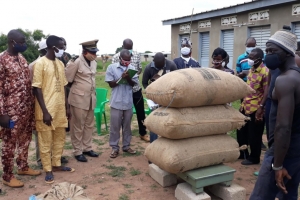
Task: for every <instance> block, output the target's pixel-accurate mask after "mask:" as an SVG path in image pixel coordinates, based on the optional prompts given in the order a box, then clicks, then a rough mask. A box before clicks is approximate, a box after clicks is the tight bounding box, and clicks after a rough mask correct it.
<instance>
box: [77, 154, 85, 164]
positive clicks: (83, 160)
mask: <svg viewBox="0 0 300 200" xmlns="http://www.w3.org/2000/svg"><path fill="white" fill-rule="evenodd" d="M75 158H76V160H77V161H79V162H87V159H86V157H85V156H84V155H82V154H81V155H78V156H75Z"/></svg>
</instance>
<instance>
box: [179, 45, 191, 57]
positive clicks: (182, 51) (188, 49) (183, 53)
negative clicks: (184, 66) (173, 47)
mask: <svg viewBox="0 0 300 200" xmlns="http://www.w3.org/2000/svg"><path fill="white" fill-rule="evenodd" d="M180 52H181V54H182V55H184V56H187V55H189V54H190V53H191V49H190V48H188V47H182V48H181V49H180Z"/></svg>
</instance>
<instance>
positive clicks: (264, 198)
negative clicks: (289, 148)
mask: <svg viewBox="0 0 300 200" xmlns="http://www.w3.org/2000/svg"><path fill="white" fill-rule="evenodd" d="M272 148H273V147H272ZM273 160H274V156H273V153H272V152H271V151H270V150H268V151H267V152H266V154H265V158H264V161H263V163H262V165H261V168H260V171H259V175H258V178H257V181H256V184H255V186H254V189H253V192H252V194H251V196H250V200H274V199H275V197H277V198H279V199H280V200H297V198H298V187H299V182H300V157H296V158H285V159H284V162H283V167H284V168H285V169H286V170H287V171H288V173H289V175H290V176H291V177H292V179H291V180H284V183H285V187H286V189H287V191H288V194H284V193H282V192H281V191H280V190H279V189H278V187H277V186H276V181H275V172H274V171H273V170H272V163H273Z"/></svg>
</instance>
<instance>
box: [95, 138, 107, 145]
mask: <svg viewBox="0 0 300 200" xmlns="http://www.w3.org/2000/svg"><path fill="white" fill-rule="evenodd" d="M93 142H94V143H95V144H97V145H99V146H101V145H104V144H105V142H102V141H101V140H99V139H93Z"/></svg>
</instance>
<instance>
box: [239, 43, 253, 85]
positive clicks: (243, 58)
mask: <svg viewBox="0 0 300 200" xmlns="http://www.w3.org/2000/svg"><path fill="white" fill-rule="evenodd" d="M245 45H246V52H245V53H243V54H242V55H240V56H239V57H238V59H237V61H236V73H237V76H238V77H240V78H241V79H243V80H244V81H245V82H246V81H247V75H248V72H249V69H250V68H251V66H249V65H248V56H249V54H250V53H251V51H252V50H253V49H255V47H256V40H255V38H253V37H249V38H248V39H247V41H246V44H245Z"/></svg>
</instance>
